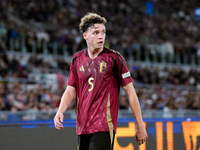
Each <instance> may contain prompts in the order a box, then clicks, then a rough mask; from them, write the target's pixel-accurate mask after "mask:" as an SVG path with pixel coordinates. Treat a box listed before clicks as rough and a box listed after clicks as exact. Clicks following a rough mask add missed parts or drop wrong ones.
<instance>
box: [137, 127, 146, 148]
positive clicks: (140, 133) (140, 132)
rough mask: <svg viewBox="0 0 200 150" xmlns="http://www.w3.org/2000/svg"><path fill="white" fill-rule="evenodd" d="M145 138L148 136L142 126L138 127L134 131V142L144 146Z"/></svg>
mask: <svg viewBox="0 0 200 150" xmlns="http://www.w3.org/2000/svg"><path fill="white" fill-rule="evenodd" d="M147 138H148V135H147V132H146V129H145V128H144V126H140V127H138V128H137V131H136V141H137V142H138V143H139V145H141V144H144V142H146V139H147Z"/></svg>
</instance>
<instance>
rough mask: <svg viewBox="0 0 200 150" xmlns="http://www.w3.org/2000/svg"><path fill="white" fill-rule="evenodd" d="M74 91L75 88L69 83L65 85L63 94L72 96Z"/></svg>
mask: <svg viewBox="0 0 200 150" xmlns="http://www.w3.org/2000/svg"><path fill="white" fill-rule="evenodd" d="M75 93H76V88H75V87H73V86H70V85H67V88H66V90H65V95H67V96H69V97H70V98H74V95H75Z"/></svg>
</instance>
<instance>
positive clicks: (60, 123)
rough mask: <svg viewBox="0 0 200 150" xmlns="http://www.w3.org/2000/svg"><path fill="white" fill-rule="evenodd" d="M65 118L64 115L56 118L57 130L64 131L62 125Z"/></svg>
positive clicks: (58, 114) (57, 115)
mask: <svg viewBox="0 0 200 150" xmlns="http://www.w3.org/2000/svg"><path fill="white" fill-rule="evenodd" d="M63 118H64V115H63V113H57V114H56V116H55V117H54V125H55V128H56V129H58V130H61V129H63V124H62V122H63Z"/></svg>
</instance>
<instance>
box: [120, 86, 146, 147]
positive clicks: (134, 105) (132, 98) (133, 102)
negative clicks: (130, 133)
mask: <svg viewBox="0 0 200 150" xmlns="http://www.w3.org/2000/svg"><path fill="white" fill-rule="evenodd" d="M123 89H124V91H125V92H126V95H127V97H128V99H129V105H130V107H131V110H132V112H133V114H134V116H135V120H136V124H137V131H136V141H137V142H138V143H139V145H141V144H143V143H144V142H145V141H146V139H147V138H148V135H147V132H146V129H145V128H144V123H143V119H142V115H141V109H140V104H139V101H138V97H137V95H136V92H135V89H134V87H133V84H132V83H129V84H127V85H125V86H123Z"/></svg>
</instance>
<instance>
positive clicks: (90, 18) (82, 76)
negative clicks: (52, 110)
mask: <svg viewBox="0 0 200 150" xmlns="http://www.w3.org/2000/svg"><path fill="white" fill-rule="evenodd" d="M106 22H107V21H106V19H105V18H104V17H101V16H100V15H98V14H95V13H88V14H86V15H85V16H84V17H83V18H82V19H81V23H80V25H79V28H80V31H81V32H83V37H84V39H85V40H86V43H87V48H86V49H83V50H81V51H79V52H77V53H76V54H74V56H73V58H72V61H71V66H70V74H69V78H68V81H67V88H66V90H65V92H64V93H63V96H62V98H61V103H60V106H59V109H58V112H57V114H56V116H55V118H54V123H55V127H56V128H57V129H62V128H63V125H62V122H63V118H64V115H63V113H64V112H65V110H66V109H67V108H68V107H69V105H70V103H71V101H72V100H73V98H74V95H75V93H76V115H77V126H76V131H77V134H78V149H79V150H102V149H103V150H112V149H113V145H114V136H115V133H116V129H117V117H118V109H119V103H118V96H119V89H120V85H121V86H122V87H123V89H124V90H125V92H126V94H127V97H128V99H129V104H130V107H131V109H132V111H133V113H134V116H135V119H136V123H137V132H136V140H137V141H138V143H139V145H140V144H143V143H144V142H145V141H146V139H147V138H148V137H147V133H146V129H145V128H144V124H143V120H142V116H141V110H140V105H139V102H138V98H137V95H136V92H135V90H134V87H133V84H132V78H131V76H130V72H129V70H128V67H127V64H126V61H125V59H124V57H123V56H122V55H121V54H119V53H118V52H117V51H114V50H110V49H108V48H106V47H104V41H105V37H106V28H105V24H106Z"/></svg>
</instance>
